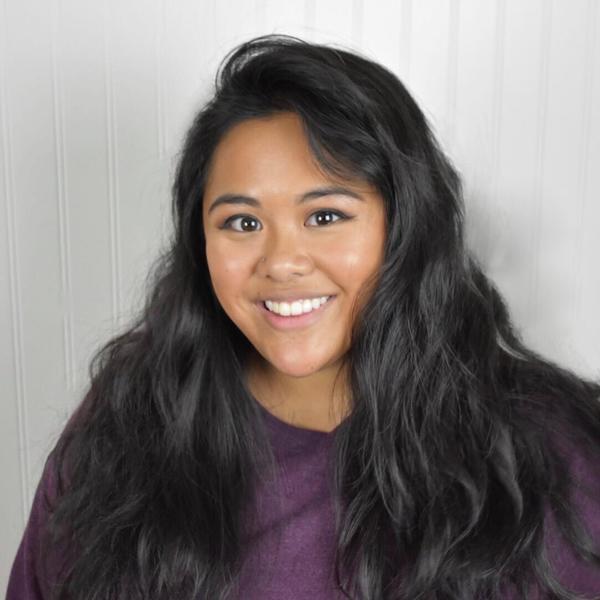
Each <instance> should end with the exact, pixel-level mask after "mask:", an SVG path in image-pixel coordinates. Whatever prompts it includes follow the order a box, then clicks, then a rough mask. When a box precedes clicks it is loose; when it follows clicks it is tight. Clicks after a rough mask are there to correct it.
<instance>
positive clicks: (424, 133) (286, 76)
mask: <svg viewBox="0 0 600 600" xmlns="http://www.w3.org/2000/svg"><path fill="white" fill-rule="evenodd" d="M216 83H217V85H216V90H215V94H214V96H213V98H211V100H210V101H209V102H208V103H207V104H206V105H205V106H204V107H203V108H202V109H201V110H200V112H199V114H198V115H197V117H196V118H195V120H194V122H193V123H192V125H191V127H190V130H189V132H188V134H187V137H186V140H185V144H184V147H183V152H182V154H181V158H180V162H179V166H178V169H177V174H176V179H175V183H174V187H173V192H174V194H173V215H174V227H175V234H174V238H173V241H172V246H171V247H170V248H169V251H168V252H167V253H166V254H165V256H163V257H162V258H161V260H160V261H159V262H158V263H157V270H156V272H155V278H154V280H153V286H152V290H151V294H150V295H149V297H148V301H147V304H146V306H145V307H144V310H143V311H142V314H141V315H140V317H139V319H138V320H137V321H136V322H135V323H133V324H132V325H131V327H130V328H129V329H128V330H127V331H126V332H125V333H124V334H122V335H120V336H119V337H117V338H115V339H113V340H110V341H109V342H108V343H107V344H106V346H105V347H104V348H102V349H101V350H100V351H99V353H98V355H97V356H96V357H95V359H94V361H93V364H92V367H91V370H90V373H91V379H92V380H91V385H90V388H89V390H88V393H87V395H86V396H85V398H84V399H83V401H82V403H81V405H80V406H79V408H78V410H77V411H76V412H75V413H74V415H73V416H72V418H71V420H70V421H69V423H68V424H67V426H66V428H65V430H64V432H63V433H62V435H61V437H60V439H59V440H58V442H57V444H56V447H55V448H54V449H53V451H52V453H51V454H50V456H49V458H48V461H47V463H46V468H45V471H44V475H43V477H42V480H41V481H40V484H39V487H38V490H37V493H36V497H35V501H34V506H33V508H32V512H31V516H30V519H29V522H28V525H27V529H26V531H25V533H24V535H23V540H22V543H21V546H20V548H19V551H18V554H17V557H16V559H15V562H14V566H13V570H12V573H11V579H10V583H9V590H8V599H9V600H17V599H21V598H28V599H32V600H39V599H49V598H59V599H62V598H69V599H71V600H78V599H81V600H83V599H86V600H87V599H94V600H95V599H98V600H100V599H119V600H125V599H127V600H137V599H140V600H142V599H161V600H162V599H167V598H177V599H178V600H188V599H189V600H193V599H200V598H201V599H205V598H206V599H210V600H213V599H219V600H226V599H227V600H230V599H234V598H240V599H244V600H255V599H256V600H258V599H260V600H275V599H281V598H286V599H287V598H290V599H305V598H306V599H308V598H310V599H311V600H331V599H336V598H356V599H357V600H358V599H360V600H363V599H366V600H388V599H389V600H397V599H398V600H399V599H401V598H406V599H411V600H412V599H422V600H454V599H456V600H471V599H477V600H483V599H486V600H488V599H489V600H491V599H512V600H517V599H521V598H532V599H537V600H542V599H545V598H547V599H550V598H552V599H574V598H582V597H585V596H584V595H587V597H594V596H595V597H598V593H599V592H600V549H599V547H598V546H599V544H598V540H599V539H600V469H599V465H600V404H599V397H600V385H599V384H598V382H594V381H586V380H584V379H581V378H579V377H577V376H576V375H575V374H573V373H571V372H569V371H567V370H566V369H563V368H561V367H560V366H558V365H556V364H553V363H551V362H550V361H548V360H546V359H544V358H543V357H541V356H539V355H538V354H536V353H534V352H533V351H531V350H530V349H529V348H527V346H526V345H524V344H523V343H522V341H521V340H520V339H519V337H518V336H517V335H516V333H515V331H514V330H513V327H512V325H511V321H510V318H509V315H508V312H507V309H506V305H505V303H504V301H503V299H502V297H501V296H500V294H499V293H498V291H497V290H496V288H495V287H494V285H493V284H492V283H491V282H490V280H489V279H488V278H487V277H486V276H485V275H484V274H483V273H482V271H481V269H480V268H479V266H478V264H477V262H476V260H475V259H474V258H473V257H472V256H471V255H470V253H469V252H468V250H467V249H466V247H465V244H464V241H463V208H462V196H461V185H460V181H459V178H458V176H457V174H456V171H455V170H454V168H453V166H452V164H451V163H450V161H449V160H448V159H447V158H446V157H445V156H444V154H443V153H442V151H441V150H440V149H439V147H438V144H437V142H436V140H435V138H434V137H433V135H432V133H431V130H430V128H429V126H428V124H427V121H426V120H425V117H424V115H423V113H422V112H421V110H420V109H419V107H418V106H417V105H416V103H415V102H414V100H413V99H412V97H411V96H410V95H409V94H408V92H407V91H406V89H405V87H404V86H403V85H402V83H401V82H400V81H399V80H398V79H397V78H396V77H395V76H394V75H393V74H392V73H390V72H389V71H387V70H386V69H384V68H383V67H382V66H381V65H378V64H376V63H374V62H372V61H369V60H367V59H366V58H364V57H361V56H359V55H357V54H355V53H352V52H349V51H346V50H341V49H336V48H333V47H328V46H324V45H318V44H311V43H307V42H304V41H302V40H299V39H297V38H290V37H287V36H264V37H260V38H257V39H253V40H250V41H249V42H247V43H245V44H242V45H241V46H239V47H237V48H236V49H234V50H233V52H232V53H230V54H229V55H228V56H227V57H226V59H225V61H224V63H223V65H222V67H221V69H220V70H219V73H218V75H217V80H216Z"/></svg>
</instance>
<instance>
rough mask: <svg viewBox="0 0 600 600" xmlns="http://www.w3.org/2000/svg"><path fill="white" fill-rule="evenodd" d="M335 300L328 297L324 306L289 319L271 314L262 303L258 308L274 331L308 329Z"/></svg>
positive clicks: (291, 316) (333, 297)
mask: <svg viewBox="0 0 600 600" xmlns="http://www.w3.org/2000/svg"><path fill="white" fill-rule="evenodd" d="M335 298H336V296H330V298H329V300H327V302H325V304H322V305H321V306H320V307H319V308H313V310H311V311H310V312H309V313H305V314H303V315H290V316H289V317H283V316H281V315H278V314H275V313H274V312H271V311H270V310H269V309H268V308H267V307H266V306H265V305H264V304H263V303H262V302H258V308H259V310H260V311H261V312H262V313H263V314H264V316H265V318H266V319H267V321H268V322H269V323H270V324H271V325H272V326H273V327H275V329H281V330H283V331H287V330H288V329H299V328H301V327H308V326H309V325H312V324H313V323H316V322H317V321H318V320H319V319H320V318H321V317H322V316H323V313H324V312H325V311H326V310H327V309H328V308H329V305H330V304H331V303H332V301H333V300H335Z"/></svg>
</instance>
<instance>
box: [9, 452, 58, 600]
mask: <svg viewBox="0 0 600 600" xmlns="http://www.w3.org/2000/svg"><path fill="white" fill-rule="evenodd" d="M57 497H58V482H57V477H56V473H55V460H54V454H53V453H50V455H49V456H48V458H47V459H46V462H45V465H44V469H43V472H42V476H41V478H40V480H39V483H38V485H37V488H36V491H35V494H34V497H33V502H32V505H31V509H30V513H29V517H28V520H27V524H26V526H25V530H24V532H23V535H22V538H21V542H20V544H19V547H18V549H17V554H16V556H15V558H14V561H13V565H12V568H11V572H10V576H9V582H8V589H7V596H6V597H7V600H20V599H22V598H27V599H28V600H46V599H47V598H50V597H51V591H52V588H53V587H54V585H55V583H56V581H57V577H58V575H59V573H60V572H61V571H62V569H63V568H64V566H65V564H64V557H65V556H66V552H64V550H65V549H64V548H60V547H59V546H58V545H53V544H52V541H51V540H52V538H51V529H50V516H51V514H52V512H53V510H54V507H55V504H56V501H57Z"/></svg>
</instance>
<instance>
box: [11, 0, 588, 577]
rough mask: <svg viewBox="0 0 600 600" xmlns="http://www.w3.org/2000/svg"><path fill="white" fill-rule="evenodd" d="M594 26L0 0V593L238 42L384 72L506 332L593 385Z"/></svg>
mask: <svg viewBox="0 0 600 600" xmlns="http://www.w3.org/2000/svg"><path fill="white" fill-rule="evenodd" d="M599 29H600V4H599V3H598V2H596V1H595V0H525V1H523V0H420V1H419V2H416V1H415V0H395V1H392V0H380V1H378V2H370V3H368V2H366V1H364V0H321V1H317V0H290V1H288V2H277V1H275V0H254V1H242V0H222V1H219V2H216V0H177V1H175V2H168V1H167V0H153V1H148V0H126V1H121V2H116V0H105V1H104V2H92V1H91V0H84V1H81V0H52V1H47V0H1V1H0V194H1V200H2V210H1V211H0V236H1V238H0V252H1V253H2V261H1V262H0V277H1V281H2V285H1V286H0V325H1V327H2V335H1V336H0V357H1V362H0V369H1V370H0V376H1V378H2V391H3V400H4V401H3V403H2V408H1V409H0V410H2V417H3V418H2V419H0V444H1V447H0V461H1V463H0V464H1V466H2V467H3V474H4V476H3V486H5V489H4V490H3V493H2V494H1V495H0V498H1V500H0V502H1V505H0V519H1V520H2V523H1V528H2V531H4V532H5V535H4V537H3V540H2V542H0V588H2V587H3V586H5V585H6V581H7V577H8V572H9V569H10V566H11V564H12V560H13V558H14V554H15V552H16V548H17V545H18V542H19V539H20V536H21V535H22V530H23V527H24V525H25V522H26V519H27V516H28V514H29V509H30V506H31V501H32V497H33V492H34V491H35V486H36V484H37V481H38V479H39V475H40V473H41V468H42V466H43V462H44V459H45V457H46V456H47V453H48V451H49V449H50V448H51V447H52V444H53V443H54V441H55V440H56V437H57V436H58V434H59V432H60V430H61V428H62V426H63V425H64V422H65V419H66V417H67V415H68V414H70V412H71V411H72V409H73V408H74V407H75V405H76V404H77V403H78V402H79V400H80V399H81V395H82V393H83V391H84V389H85V387H86V384H87V382H88V373H87V369H88V365H89V361H90V358H91V356H92V354H93V352H94V351H95V350H96V349H98V347H99V345H100V344H102V343H104V342H105V341H107V340H108V339H109V337H110V336H111V335H113V334H114V333H116V332H117V331H119V329H120V328H122V327H124V326H125V324H126V323H127V322H128V321H129V320H130V319H131V317H132V316H133V315H134V314H135V311H136V310H137V309H139V307H140V305H141V302H142V299H143V290H144V287H143V286H144V278H145V276H146V273H147V271H148V268H149V267H150V265H151V263H152V261H153V260H154V259H155V257H156V256H157V253H158V251H159V249H160V247H161V245H162V244H163V243H165V241H166V239H167V237H168V235H169V231H170V223H169V217H170V212H169V211H170V206H169V202H170V199H169V194H170V184H171V181H172V176H173V172H174V168H175V164H176V159H177V153H178V151H179V149H180V145H181V141H182V137H183V135H184V133H185V130H186V127H187V126H188V124H189V122H190V119H191V118H192V116H193V114H194V112H195V111H196V110H197V109H198V107H199V106H201V104H202V102H203V101H204V100H206V98H207V97H208V96H209V94H210V90H211V87H212V84H213V81H214V74H215V69H216V68H217V66H218V64H219V61H220V60H221V58H222V57H223V56H224V54H225V53H226V52H228V51H229V50H230V49H231V48H232V47H233V46H234V45H235V44H237V43H240V42H242V41H244V40H245V39H248V38H250V37H251V36H254V35H258V34H264V33H271V32H277V33H288V34H292V35H298V36H300V37H304V38H306V39H309V40H313V41H323V42H331V43H335V44H340V45H345V46H347V47H350V48H353V49H356V50H359V51H362V52H363V53H365V54H366V55H367V56H369V57H370V58H373V59H375V60H377V61H380V62H382V63H383V64H385V65H386V66H388V67H389V68H390V69H392V70H393V71H394V72H395V73H397V74H398V75H399V76H400V77H401V79H402V80H403V82H404V83H405V84H406V86H407V87H408V89H409V90H410V91H411V92H412V93H413V94H414V96H415V97H416V98H417V100H418V101H419V102H420V103H421V105H422V107H423V109H424V110H425V112H426V114H427V115H428V117H429V119H430V121H431V124H432V127H433V128H434V130H435V132H436V133H437V134H438V136H439V137H440V140H441V142H442V144H443V146H444V148H445V150H446V152H447V153H448V155H449V156H450V158H451V159H452V160H453V162H454V164H455V165H456V167H457V168H458V170H459V171H460V173H461V174H462V176H463V181H464V190H465V199H466V208H467V239H468V242H469V245H470V247H471V248H472V249H473V252H474V253H475V255H476V256H477V258H478V259H479V261H480V262H481V263H482V265H483V267H484V268H485V270H486V271H487V273H488V274H489V275H490V276H491V277H492V278H493V279H494V281H495V282H496V283H497V284H498V286H499V287H500V289H501V291H502V292H503V294H504V295H505V297H506V299H507V301H508V304H509V307H510V310H511V312H512V315H513V318H514V321H515V324H516V325H517V327H518V329H519V330H520V331H521V333H522V335H523V337H524V338H525V340H526V341H527V342H528V343H529V344H530V345H531V346H532V347H534V348H535V349H536V350H538V351H540V352H542V353H543V354H545V355H546V356H548V357H550V358H552V359H554V360H556V361H558V362H560V363H562V364H565V365H566V366H569V367H571V368H573V369H574V370H575V371H577V372H579V373H581V374H583V375H587V376H595V377H598V373H599V371H598V365H599V364H600V342H599V341H598V340H600V319H598V317H597V306H599V305H600V276H599V275H598V273H599V271H598V266H597V261H598V256H600V241H599V237H598V235H597V234H596V232H597V230H598V228H599V226H600V203H599V202H598V197H599V195H600V169H599V168H598V167H599V165H600V108H599V107H600V77H599V74H600V39H599V36H600V33H599Z"/></svg>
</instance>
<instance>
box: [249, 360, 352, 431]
mask: <svg viewBox="0 0 600 600" xmlns="http://www.w3.org/2000/svg"><path fill="white" fill-rule="evenodd" d="M246 379H247V385H248V387H249V390H250V392H251V393H252V395H253V396H254V398H256V400H257V401H258V402H259V403H260V404H262V406H264V408H265V409H266V410H268V411H269V412H270V413H271V414H272V415H274V416H275V417H277V418H278V419H280V420H281V421H284V422H285V423H289V424H290V425H294V426H295V427H301V428H304V429H313V430H316V431H325V432H330V431H333V430H334V429H335V428H336V427H337V426H338V425H339V424H340V423H341V422H342V420H343V419H344V418H345V417H346V416H347V414H348V410H349V394H348V387H347V369H344V367H343V364H342V363H341V361H340V362H339V363H336V364H335V365H331V366H329V367H326V368H324V369H321V370H320V371H318V372H316V373H313V374H311V375H309V376H306V377H291V376H289V375H286V374H285V373H281V372H280V371H278V370H277V369H275V368H273V366H272V365H271V364H269V363H268V362H267V361H265V360H264V359H263V358H262V356H260V355H253V356H252V357H251V358H250V360H249V361H248V363H247V366H246Z"/></svg>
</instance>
